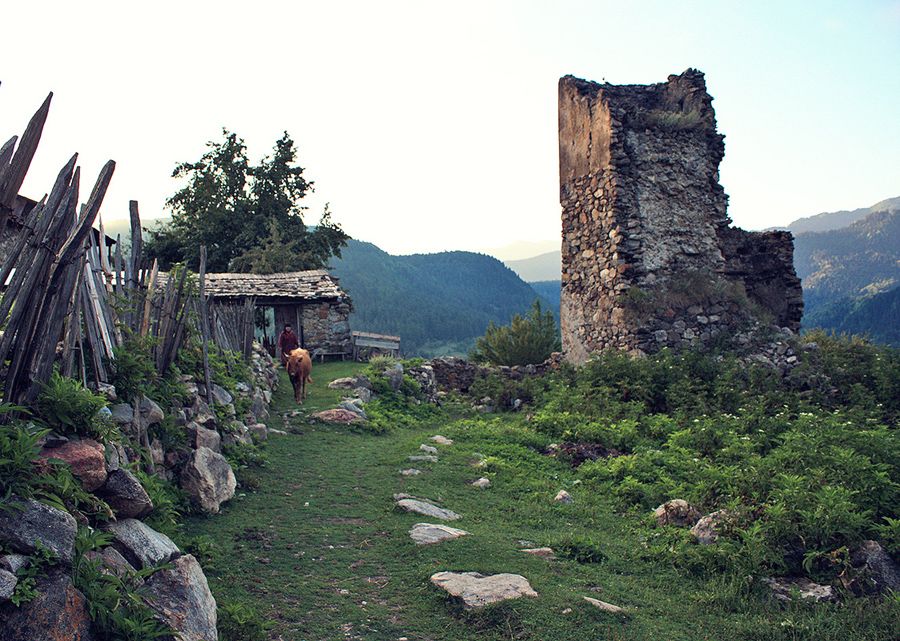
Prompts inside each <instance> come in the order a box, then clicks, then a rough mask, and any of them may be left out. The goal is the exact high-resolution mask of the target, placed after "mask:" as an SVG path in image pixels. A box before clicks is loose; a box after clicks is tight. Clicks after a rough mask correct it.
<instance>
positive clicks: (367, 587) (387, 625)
mask: <svg viewBox="0 0 900 641" xmlns="http://www.w3.org/2000/svg"><path fill="white" fill-rule="evenodd" d="M359 368H360V366H359V365H357V364H353V363H326V364H324V365H318V364H317V365H315V366H314V368H313V374H312V377H313V380H314V381H315V382H314V383H313V384H312V385H311V386H310V388H309V398H308V400H307V402H306V404H305V405H304V406H303V409H304V411H315V410H319V409H325V408H327V407H333V406H334V403H335V402H336V401H337V400H339V399H340V397H341V395H342V392H341V391H339V390H338V391H336V390H329V389H328V388H327V384H328V382H329V381H331V380H333V379H335V378H337V377H340V376H346V375H349V374H351V373H353V372H354V371H358V369H359ZM281 376H282V381H281V385H280V387H279V390H278V391H277V393H276V394H275V399H274V401H273V407H272V421H271V422H270V426H271V427H277V428H282V427H283V424H282V418H281V415H282V413H283V412H284V411H286V410H290V409H295V408H296V405H295V404H294V403H293V399H292V397H291V388H290V384H289V382H288V381H287V378H286V376H285V374H284V372H283V371H282V373H281ZM291 420H292V423H293V427H294V429H295V430H296V431H299V432H300V433H292V434H288V435H284V436H278V435H275V436H272V437H271V438H270V440H269V442H268V444H267V446H266V451H267V454H268V458H269V463H268V465H267V466H266V467H264V468H262V469H261V470H259V471H258V477H259V479H260V481H261V487H260V489H259V490H258V491H257V492H248V493H243V492H242V491H241V490H240V489H239V494H238V496H236V497H235V499H234V500H232V501H231V502H230V503H229V504H227V505H226V506H225V508H224V510H223V512H222V513H221V514H219V515H217V516H214V517H209V518H194V519H192V520H189V521H188V522H187V523H186V524H185V531H186V533H187V534H189V535H206V536H208V537H210V538H211V539H212V540H213V541H214V542H215V544H216V547H217V552H216V555H215V557H216V558H215V560H214V567H215V570H214V571H213V572H210V576H209V582H210V587H211V588H212V590H213V593H214V595H215V596H216V598H217V599H219V601H220V602H230V601H244V602H246V603H248V604H249V605H251V606H254V607H256V608H258V610H259V611H260V612H261V613H262V614H263V615H264V616H266V617H268V618H270V619H272V620H273V621H274V627H273V628H272V630H271V632H270V638H271V639H278V638H282V639H285V640H286V641H287V640H292V641H294V640H296V641H319V640H332V639H365V640H367V641H368V640H373V641H375V640H391V639H398V638H400V637H407V638H408V639H410V640H434V641H438V640H440V641H456V640H458V641H463V640H470V639H473V638H478V639H481V640H486V641H490V640H494V639H530V640H534V641H538V640H540V641H555V640H558V641H563V640H566V641H568V640H574V639H585V640H588V639H629V640H638V639H647V640H650V639H665V640H677V639H685V640H688V639H690V640H691V641H696V640H700V639H723V638H728V639H753V640H763V639H786V640H787V639H817V640H829V639H835V640H837V639H842V640H843V639H870V640H875V639H888V638H892V637H893V635H892V634H891V632H892V629H895V628H892V625H895V623H894V622H895V620H896V612H897V610H896V601H893V602H892V601H891V600H886V601H883V602H873V601H850V602H848V603H847V604H845V605H835V606H830V605H820V606H815V607H813V606H806V605H795V606H791V607H790V608H782V607H779V606H776V605H773V604H771V603H770V602H768V601H766V600H764V599H763V598H762V597H761V596H759V594H758V593H757V592H755V591H753V590H752V589H751V590H750V591H749V592H747V591H745V590H743V589H739V588H741V586H735V585H734V584H732V583H730V581H731V580H730V579H723V580H722V581H715V580H710V579H706V580H702V579H699V578H696V577H693V576H689V575H686V574H685V573H683V572H680V571H678V570H676V569H675V568H674V567H671V565H670V564H669V563H667V562H665V561H664V560H661V559H660V558H658V557H651V556H649V555H648V554H647V553H646V546H645V543H646V539H647V538H648V534H647V533H648V532H651V533H652V532H653V530H648V528H647V527H646V525H645V523H644V519H645V518H646V517H645V515H644V514H642V513H625V514H622V513H617V512H616V509H615V508H614V504H613V502H612V497H610V496H607V495H606V494H604V493H600V492H596V491H590V490H588V489H587V488H586V487H585V485H584V484H578V483H576V480H577V478H576V473H575V471H573V470H572V469H571V468H570V467H569V466H567V465H565V464H564V463H561V462H558V461H556V460H554V459H551V458H548V457H545V456H543V455H541V454H540V453H539V452H538V451H537V450H536V449H535V447H536V446H538V445H540V443H539V442H537V441H536V440H535V439H539V438H541V437H540V435H537V436H535V434H534V432H526V430H524V428H523V427H522V419H521V418H520V417H519V416H517V415H506V416H503V417H500V418H498V419H497V420H496V421H495V422H487V423H483V422H478V423H472V422H464V421H460V420H459V418H458V417H454V416H453V415H451V413H449V412H444V413H441V414H439V418H437V419H435V420H434V421H433V422H432V423H431V424H420V425H417V426H416V427H414V428H409V429H402V430H401V429H395V430H392V431H391V432H389V433H387V434H385V435H378V436H376V435H373V434H369V433H366V432H360V431H359V430H351V429H348V428H343V427H336V426H323V425H312V424H309V423H308V422H307V421H306V420H305V419H304V418H303V417H302V416H301V417H297V418H294V419H291ZM433 434H443V435H444V436H447V437H450V438H453V439H455V441H456V442H455V444H454V445H452V446H438V448H439V450H440V461H439V462H438V463H417V464H415V465H416V466H417V467H419V469H422V470H423V472H424V473H423V474H421V475H420V476H417V477H409V478H406V477H401V476H400V475H399V470H400V469H401V468H404V467H409V466H412V465H413V464H412V463H410V462H409V461H407V459H406V457H407V456H408V455H411V454H416V453H418V452H417V450H418V447H419V444H421V443H426V442H429V441H427V438H428V437H429V436H431V435H433ZM476 453H481V454H483V455H486V456H487V457H488V458H487V463H488V464H487V466H486V467H484V468H480V469H479V468H475V467H473V466H472V463H473V461H475V460H476V456H475V454H476ZM481 475H485V476H488V477H489V478H491V480H492V482H493V487H491V488H490V489H488V490H479V489H477V488H473V487H471V486H469V485H468V484H467V482H468V481H471V480H473V479H475V478H477V477H478V476H481ZM560 489H566V490H568V491H569V492H570V493H571V494H572V496H573V497H574V498H575V503H574V504H572V505H559V504H555V503H553V501H552V498H553V496H554V495H555V494H556V492H557V491H559V490H560ZM395 492H406V493H409V494H414V495H416V496H422V497H427V498H430V499H433V500H435V501H439V502H440V503H441V505H443V506H444V507H447V508H450V509H452V510H454V511H456V512H458V513H460V514H462V515H463V518H462V519H461V520H459V521H457V522H454V523H453V524H452V525H454V526H456V527H460V528H463V529H465V530H468V531H469V532H471V533H472V536H470V537H464V538H462V539H459V540H456V541H450V542H446V543H443V544H438V545H433V546H416V545H414V544H413V543H412V541H411V540H410V539H409V536H408V534H407V531H408V530H409V529H410V527H412V525H413V524H414V523H417V522H420V521H427V520H428V519H424V518H421V517H417V516H414V515H410V514H405V513H401V512H397V511H396V510H395V509H394V507H393V501H392V498H391V495H392V494H393V493H395ZM519 540H529V541H532V542H533V543H534V544H535V545H537V546H542V545H550V546H553V545H556V544H563V543H564V542H566V541H572V540H589V541H591V544H592V546H594V547H596V548H598V549H599V550H600V551H601V552H602V554H597V555H595V556H596V559H597V560H598V562H592V563H579V562H578V561H576V560H570V559H560V560H556V561H549V562H548V561H546V560H543V559H539V558H534V557H531V556H528V555H526V554H523V553H521V552H519V551H518V549H517V548H518V547H519V546H518V544H517V542H518V541H519ZM442 570H460V571H470V570H471V571H478V572H482V573H485V574H490V573H496V572H513V573H518V574H522V575H524V576H525V577H527V578H528V579H529V580H530V582H531V584H532V586H533V587H534V589H535V590H537V592H538V593H539V594H540V596H539V598H537V599H521V600H518V601H512V602H507V603H505V604H501V605H499V606H494V607H490V608H486V609H484V610H481V611H479V612H466V611H464V610H462V609H461V608H459V607H458V606H457V605H456V604H454V603H452V602H450V600H448V598H447V597H446V595H445V594H444V593H443V592H441V591H439V590H437V589H436V588H434V587H432V586H431V585H430V583H429V577H430V576H431V574H433V573H435V572H438V571H442ZM735 595H737V596H735ZM583 596H591V597H595V598H599V599H601V600H603V601H607V602H610V603H614V604H616V605H619V606H622V607H624V608H626V609H628V610H629V611H630V612H629V614H628V615H627V616H624V617H623V616H617V615H611V614H606V613H603V612H600V611H598V610H596V609H594V608H593V607H592V606H590V605H589V604H587V603H586V602H584V601H583V600H582V597H583ZM569 608H571V611H570V612H568V613H565V614H564V613H563V612H564V611H566V610H568V609H569ZM892 617H893V618H892Z"/></svg>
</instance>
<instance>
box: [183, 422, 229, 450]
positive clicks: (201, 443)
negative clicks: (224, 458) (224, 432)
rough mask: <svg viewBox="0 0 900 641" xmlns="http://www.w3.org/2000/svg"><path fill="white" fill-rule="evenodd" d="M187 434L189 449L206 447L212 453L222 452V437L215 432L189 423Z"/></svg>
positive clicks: (194, 423)
mask: <svg viewBox="0 0 900 641" xmlns="http://www.w3.org/2000/svg"><path fill="white" fill-rule="evenodd" d="M187 433H188V439H189V442H190V444H191V447H194V448H197V447H208V448H209V449H211V450H212V451H213V452H221V451H222V436H221V435H220V434H219V433H218V432H217V431H216V430H211V429H209V428H207V427H203V426H202V425H200V424H199V423H196V422H194V421H191V422H190V423H188V424H187Z"/></svg>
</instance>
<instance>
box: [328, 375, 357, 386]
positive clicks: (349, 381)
mask: <svg viewBox="0 0 900 641" xmlns="http://www.w3.org/2000/svg"><path fill="white" fill-rule="evenodd" d="M356 384H357V383H356V377H355V376H346V377H344V378H336V379H334V380H333V381H331V382H330V383H329V384H328V389H353V388H354V387H356Z"/></svg>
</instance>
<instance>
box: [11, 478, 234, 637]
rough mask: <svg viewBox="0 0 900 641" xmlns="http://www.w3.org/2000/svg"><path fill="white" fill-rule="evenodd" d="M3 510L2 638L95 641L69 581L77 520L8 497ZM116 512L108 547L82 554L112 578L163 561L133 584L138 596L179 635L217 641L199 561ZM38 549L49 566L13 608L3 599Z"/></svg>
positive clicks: (82, 599)
mask: <svg viewBox="0 0 900 641" xmlns="http://www.w3.org/2000/svg"><path fill="white" fill-rule="evenodd" d="M137 487H140V484H137ZM9 507H10V509H9V510H0V544H2V547H3V548H4V549H7V550H12V552H10V553H8V554H4V555H2V556H0V622H2V623H0V637H2V638H3V639H10V640H16V641H38V640H39V639H41V640H42V639H78V640H80V641H91V640H93V639H95V638H96V636H95V635H94V633H93V631H92V625H91V618H90V615H89V610H88V603H87V601H86V599H85V597H84V595H83V594H82V593H81V592H80V591H78V590H77V589H76V588H75V586H74V585H73V582H72V563H73V561H74V557H75V549H74V548H75V534H76V531H77V528H78V524H77V521H76V519H75V517H74V516H73V515H72V514H69V513H68V512H64V511H62V510H59V509H56V508H54V507H50V506H48V505H45V504H43V503H39V502H37V501H34V500H32V499H26V500H22V499H16V498H14V499H13V500H12V501H11V502H10V503H9ZM117 515H118V516H119V517H120V518H119V519H118V520H116V521H113V522H111V523H109V524H108V525H107V526H106V529H107V530H108V532H109V534H110V535H111V537H112V544H111V545H109V546H108V547H106V548H104V549H102V550H97V551H92V552H88V553H87V557H88V559H89V560H91V561H95V562H98V563H99V564H100V566H101V568H102V569H103V571H104V572H108V573H110V574H116V575H118V576H125V574H126V573H127V574H129V575H130V574H132V573H134V572H136V571H137V570H145V571H146V570H148V569H151V568H155V567H159V566H161V565H164V564H167V565H166V567H165V568H164V569H160V570H157V571H156V572H153V573H152V574H150V575H149V576H147V577H146V578H145V579H143V580H141V579H138V581H139V582H142V583H141V585H140V587H139V588H138V593H139V594H140V596H141V597H142V599H143V600H144V602H145V603H146V604H147V605H148V606H149V607H150V609H151V610H153V612H154V613H155V615H156V616H157V618H158V619H159V620H160V621H161V622H163V623H164V624H166V625H168V626H169V627H170V628H172V629H173V630H175V631H176V632H177V633H178V634H179V635H180V636H179V638H190V639H196V640H197V641H215V639H216V638H217V633H216V601H215V599H214V598H213V596H212V593H210V591H209V585H208V584H207V581H206V576H204V574H203V570H202V568H201V567H200V564H199V563H198V562H197V559H195V558H194V557H193V556H191V555H190V554H187V555H183V554H182V553H181V550H179V549H178V547H177V546H176V545H175V544H174V543H173V542H172V540H171V539H169V537H167V536H166V535H164V534H161V533H160V532H156V531H155V530H153V529H152V528H150V527H149V526H148V525H146V524H145V523H143V522H142V521H139V520H137V519H134V518H124V517H123V513H122V512H118V511H117ZM82 518H83V517H82ZM39 548H42V549H45V550H49V551H50V552H52V554H53V556H54V557H55V559H56V561H55V564H54V565H52V566H51V567H50V568H49V569H48V570H47V571H46V572H45V573H43V572H42V573H39V574H38V576H37V577H35V579H34V580H35V585H34V589H35V590H36V591H37V596H36V597H35V598H34V599H32V600H31V601H29V602H27V603H23V604H22V605H21V606H19V607H16V606H14V605H13V604H12V603H10V602H9V599H10V598H11V597H12V595H13V592H14V591H15V588H16V585H17V583H18V578H17V577H16V572H18V571H19V570H20V569H22V568H24V567H27V566H28V565H29V564H31V563H35V562H36V561H35V560H34V558H33V557H32V556H31V555H34V554H35V553H36V552H38V549H39Z"/></svg>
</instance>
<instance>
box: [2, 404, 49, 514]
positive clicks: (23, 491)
mask: <svg viewBox="0 0 900 641" xmlns="http://www.w3.org/2000/svg"><path fill="white" fill-rule="evenodd" d="M22 409H23V408H20V407H16V406H13V405H9V404H8V403H3V404H0V417H2V416H3V415H6V414H10V413H12V412H15V411H21V410H22ZM46 433H47V430H41V429H38V428H37V427H36V426H35V425H33V424H31V423H25V422H22V421H15V422H13V423H10V424H7V425H3V424H0V507H2V501H3V500H5V499H9V497H11V496H12V495H13V494H16V495H18V496H21V497H29V496H31V494H32V487H33V485H34V483H35V481H36V479H37V477H38V473H37V468H35V466H34V463H33V461H34V459H35V458H36V457H37V455H38V452H40V451H41V446H40V440H41V438H42V437H43V436H44V435H45V434H46Z"/></svg>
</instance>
